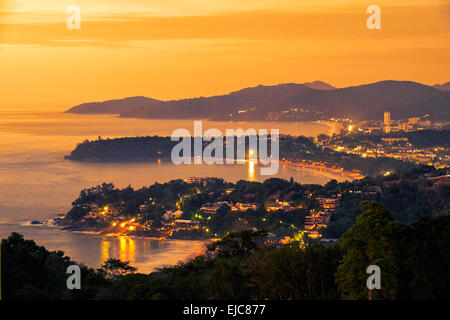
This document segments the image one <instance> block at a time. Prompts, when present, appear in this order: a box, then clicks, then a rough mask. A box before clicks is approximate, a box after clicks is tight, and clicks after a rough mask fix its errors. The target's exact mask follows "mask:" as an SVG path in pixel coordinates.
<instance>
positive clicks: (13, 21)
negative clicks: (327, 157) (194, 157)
mask: <svg viewBox="0 0 450 320" xmlns="http://www.w3.org/2000/svg"><path fill="white" fill-rule="evenodd" d="M71 4H75V5H78V6H79V7H80V8H81V10H82V13H81V18H82V21H81V23H82V25H81V30H68V29H67V28H66V20H67V18H68V16H69V15H68V14H67V13H66V8H67V7H68V6H69V5H71ZM372 4H376V5H378V6H379V7H380V8H381V24H382V30H368V29H367V27H366V19H367V18H368V16H369V15H368V14H366V8H367V7H368V6H369V5H372ZM386 79H393V80H412V81H417V82H421V83H425V84H429V85H433V84H435V83H444V82H447V81H450V0H449V1H446V0H370V1H363V0H348V1H345V0H190V1H188V0H56V1H55V0H0V110H1V109H2V108H4V109H10V108H36V109H45V110H49V109H53V110H65V109H67V108H69V107H71V106H73V105H76V104H79V103H82V102H88V101H101V100H107V99H113V98H122V97H126V96H136V95H144V96H148V97H152V98H157V99H178V98H185V97H197V96H208V95H214V94H223V93H228V92H230V91H233V90H238V89H241V88H244V87H249V86H256V85H259V84H265V85H272V84H278V83H286V82H296V83H302V82H308V81H314V80H322V81H325V82H328V83H330V84H332V85H334V86H338V87H343V86H349V85H358V84H363V83H370V82H375V81H380V80H386Z"/></svg>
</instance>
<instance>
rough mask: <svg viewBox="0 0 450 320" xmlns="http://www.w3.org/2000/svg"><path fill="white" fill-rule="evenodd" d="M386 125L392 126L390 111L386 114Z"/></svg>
mask: <svg viewBox="0 0 450 320" xmlns="http://www.w3.org/2000/svg"><path fill="white" fill-rule="evenodd" d="M384 125H385V126H387V127H389V126H391V113H390V112H389V111H385V112H384Z"/></svg>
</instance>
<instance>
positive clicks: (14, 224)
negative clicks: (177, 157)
mask: <svg viewBox="0 0 450 320" xmlns="http://www.w3.org/2000/svg"><path fill="white" fill-rule="evenodd" d="M203 127H204V130H206V129H208V128H218V129H220V130H223V131H224V130H225V129H227V128H242V129H248V128H255V129H280V132H281V133H286V134H294V135H300V134H301V135H307V136H316V135H318V134H321V133H326V134H327V133H331V132H333V130H337V128H334V127H330V126H329V125H326V124H319V123H314V122H311V123H276V122H273V123H261V122H259V123H258V122H256V123H253V122H252V123H230V122H210V121H204V123H203ZM177 128H186V129H188V130H191V131H192V130H193V121H191V120H177V121H173V120H139V119H120V118H117V117H115V116H79V115H70V114H62V113H55V112H30V111H17V110H8V111H0V237H2V238H5V237H7V236H8V235H9V234H10V233H11V232H13V231H16V232H20V233H22V234H23V235H24V236H25V237H26V238H27V239H33V240H35V241H36V242H37V243H38V244H40V245H44V246H46V247H47V248H48V249H51V250H56V249H60V250H63V251H64V252H65V253H66V254H67V255H69V256H70V257H72V258H73V259H75V260H77V261H79V262H83V263H85V264H87V265H89V266H92V267H98V266H99V265H100V264H101V263H102V262H103V261H104V260H106V259H107V258H109V257H115V258H121V259H122V260H129V261H131V263H132V264H133V265H135V266H137V267H138V270H139V271H140V272H150V271H151V270H152V269H153V268H155V267H157V266H160V265H164V264H174V263H176V262H177V261H179V260H185V259H187V258H189V257H192V256H194V255H196V254H200V253H201V252H202V250H203V249H204V244H203V243H202V242H196V241H159V240H152V239H144V238H134V239H133V238H130V237H120V238H117V237H115V238H111V237H105V236H100V235H95V234H85V233H74V232H66V231H62V230H59V229H58V228H55V227H50V226H30V225H29V221H31V220H41V221H43V220H49V219H52V218H54V217H55V216H56V215H57V214H61V213H66V212H67V211H68V210H69V209H70V207H71V202H72V201H73V200H74V199H75V198H76V197H77V196H78V194H79V193H80V191H81V190H82V189H83V188H89V187H92V186H95V185H97V184H100V183H103V182H112V183H114V184H115V185H116V186H118V187H125V186H128V185H131V186H132V187H134V188H140V187H142V186H148V185H151V184H153V183H154V182H160V183H161V182H167V181H170V180H172V179H179V178H187V177H191V176H201V177H213V176H214V177H222V178H224V179H225V180H227V181H232V182H234V181H237V180H240V179H246V180H253V181H263V180H264V179H266V178H267V177H265V176H260V175H259V168H258V166H249V165H232V166H230V165H224V166H219V165H213V166H208V165H182V166H175V165H173V164H172V163H170V162H162V163H159V164H158V163H120V164H115V163H107V164H101V163H91V164H90V163H76V162H71V161H67V160H64V155H67V154H69V153H70V151H71V150H73V149H74V148H75V146H76V144H77V143H79V142H81V141H83V140H85V139H97V138H98V136H101V137H102V138H114V137H122V136H137V135H140V136H146V135H166V136H169V135H170V134H171V133H172V131H173V130H174V129H177ZM277 176H278V177H282V178H286V179H289V178H290V177H293V178H294V179H295V180H296V181H299V182H301V183H319V184H324V183H326V182H327V181H329V180H330V179H337V180H345V177H344V176H342V175H339V174H331V173H324V172H317V171H311V170H307V169H293V168H288V167H284V166H282V167H281V168H280V171H279V173H278V175H277Z"/></svg>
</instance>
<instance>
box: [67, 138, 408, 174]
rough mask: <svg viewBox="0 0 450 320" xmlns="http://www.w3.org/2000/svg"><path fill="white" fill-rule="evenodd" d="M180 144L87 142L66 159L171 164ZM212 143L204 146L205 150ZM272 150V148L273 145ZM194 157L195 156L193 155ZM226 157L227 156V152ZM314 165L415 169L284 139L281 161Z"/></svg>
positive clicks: (305, 140) (163, 141)
mask: <svg viewBox="0 0 450 320" xmlns="http://www.w3.org/2000/svg"><path fill="white" fill-rule="evenodd" d="M176 144H178V142H176V141H175V142H174V141H171V138H170V137H158V136H153V137H134V138H116V139H100V140H94V141H88V140H86V141H84V142H83V143H80V144H78V145H77V147H76V148H75V149H74V150H73V151H72V152H71V154H70V155H68V156H66V159H68V160H73V161H85V162H130V161H157V160H170V159H171V152H172V148H173V147H174V146H175V145H176ZM208 144H209V142H204V143H203V148H204V147H205V146H206V145H208ZM269 149H270V145H269ZM191 154H193V152H192V153H191ZM224 154H226V153H225V152H224ZM283 158H284V159H286V160H290V161H302V160H307V161H313V162H320V163H323V164H324V165H326V166H336V167H340V168H343V169H344V170H349V171H350V170H360V171H361V172H362V173H363V174H364V175H366V176H377V175H379V174H382V173H384V172H386V171H391V172H393V171H405V170H409V169H411V168H413V167H415V165H413V164H410V163H405V162H402V161H400V160H395V159H390V158H366V159H363V158H360V157H359V156H357V155H352V154H346V153H341V152H335V151H333V150H321V149H319V148H318V147H317V146H316V145H315V144H314V143H313V142H312V140H311V139H310V138H307V137H303V136H299V137H293V136H281V137H280V159H283Z"/></svg>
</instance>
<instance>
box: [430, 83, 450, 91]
mask: <svg viewBox="0 0 450 320" xmlns="http://www.w3.org/2000/svg"><path fill="white" fill-rule="evenodd" d="M433 88H436V89H439V90H443V91H450V81H449V82H447V83H443V84H439V83H437V84H435V85H434V86H433Z"/></svg>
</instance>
